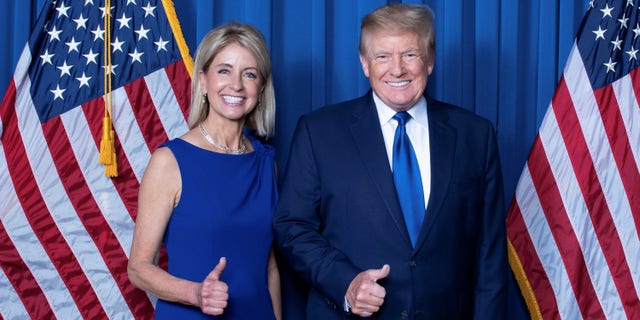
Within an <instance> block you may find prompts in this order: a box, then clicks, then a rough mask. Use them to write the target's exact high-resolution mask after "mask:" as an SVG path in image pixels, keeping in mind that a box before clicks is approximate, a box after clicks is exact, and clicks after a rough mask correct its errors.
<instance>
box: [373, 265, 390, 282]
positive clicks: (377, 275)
mask: <svg viewBox="0 0 640 320" xmlns="http://www.w3.org/2000/svg"><path fill="white" fill-rule="evenodd" d="M390 271H391V267H389V265H388V264H385V265H384V266H382V268H380V269H376V270H373V272H372V276H373V280H374V281H378V280H380V279H384V278H386V277H387V276H388V275H389V272H390Z"/></svg>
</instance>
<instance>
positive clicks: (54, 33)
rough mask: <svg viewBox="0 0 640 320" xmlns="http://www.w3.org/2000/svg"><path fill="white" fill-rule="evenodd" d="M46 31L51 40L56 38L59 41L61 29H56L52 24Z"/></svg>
mask: <svg viewBox="0 0 640 320" xmlns="http://www.w3.org/2000/svg"><path fill="white" fill-rule="evenodd" d="M47 33H48V34H49V36H50V37H51V39H50V40H49V41H51V40H53V39H56V40H58V41H60V33H62V30H58V29H56V26H53V29H51V31H47Z"/></svg>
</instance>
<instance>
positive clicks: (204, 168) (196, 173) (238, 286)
mask: <svg viewBox="0 0 640 320" xmlns="http://www.w3.org/2000/svg"><path fill="white" fill-rule="evenodd" d="M247 136H248V138H249V140H250V141H251V143H252V145H253V147H254V150H255V151H254V152H251V153H247V154H243V155H228V154H221V153H216V152H212V151H208V150H205V149H201V148H199V147H196V146H194V145H192V144H190V143H188V142H186V141H184V140H182V139H174V140H171V141H169V142H166V143H164V144H163V145H162V146H164V147H168V148H169V149H170V150H171V152H173V155H174V156H175V158H176V159H177V161H178V167H179V169H180V175H181V178H182V193H181V196H180V201H179V203H178V205H177V206H176V208H175V209H174V210H173V213H172V215H171V218H170V220H169V223H168V225H167V229H166V231H165V235H164V238H163V242H164V245H165V248H166V251H167V256H168V260H169V261H168V272H169V273H170V274H172V275H174V276H176V277H179V278H184V279H188V280H191V281H196V282H202V280H204V278H205V277H206V276H207V275H208V274H209V273H210V272H211V270H213V268H214V267H215V266H216V265H217V264H218V261H219V260H220V257H226V259H227V266H226V268H225V270H224V271H223V272H222V274H221V276H220V279H221V280H222V281H224V282H226V283H227V285H228V286H229V301H228V305H227V308H226V309H225V311H224V313H223V315H221V316H218V317H214V316H209V315H205V314H203V313H202V312H201V311H200V308H197V307H193V306H186V305H182V304H177V303H172V302H167V301H164V300H158V302H157V304H156V310H155V318H156V319H171V320H175V319H235V320H247V319H269V320H270V319H275V316H274V315H273V307H272V304H271V296H270V295H269V291H268V286H267V263H268V258H269V250H270V249H271V245H272V241H273V232H272V229H271V221H272V217H273V212H274V210H275V206H276V202H277V200H278V193H277V182H276V176H275V172H274V168H275V167H274V149H273V148H272V147H271V146H268V145H263V144H261V143H260V142H259V141H258V140H256V139H255V138H254V137H252V136H250V135H247Z"/></svg>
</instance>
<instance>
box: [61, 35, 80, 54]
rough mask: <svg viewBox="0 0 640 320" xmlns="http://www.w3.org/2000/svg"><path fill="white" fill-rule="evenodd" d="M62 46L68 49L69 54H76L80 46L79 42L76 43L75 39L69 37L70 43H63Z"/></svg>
mask: <svg viewBox="0 0 640 320" xmlns="http://www.w3.org/2000/svg"><path fill="white" fill-rule="evenodd" d="M64 44H66V45H67V46H68V47H69V52H68V53H71V51H75V52H78V46H79V45H80V42H76V39H75V37H71V41H69V42H65V43H64Z"/></svg>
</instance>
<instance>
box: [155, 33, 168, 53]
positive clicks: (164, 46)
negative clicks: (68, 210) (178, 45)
mask: <svg viewBox="0 0 640 320" xmlns="http://www.w3.org/2000/svg"><path fill="white" fill-rule="evenodd" d="M167 43H169V41H162V37H160V40H158V41H156V42H154V44H155V45H156V46H157V47H158V49H157V50H156V52H160V50H164V51H167Z"/></svg>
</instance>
